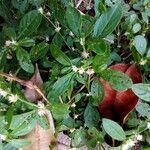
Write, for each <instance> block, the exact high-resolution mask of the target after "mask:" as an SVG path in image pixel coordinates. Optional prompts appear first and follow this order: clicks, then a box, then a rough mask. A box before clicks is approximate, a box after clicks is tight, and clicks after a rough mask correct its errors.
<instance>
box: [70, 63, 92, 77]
mask: <svg viewBox="0 0 150 150" xmlns="http://www.w3.org/2000/svg"><path fill="white" fill-rule="evenodd" d="M72 70H73V71H74V72H79V74H83V73H86V74H87V75H89V76H90V75H92V74H94V70H93V69H90V68H89V69H87V70H86V71H85V69H84V68H83V67H80V68H77V67H76V66H74V65H73V66H72Z"/></svg>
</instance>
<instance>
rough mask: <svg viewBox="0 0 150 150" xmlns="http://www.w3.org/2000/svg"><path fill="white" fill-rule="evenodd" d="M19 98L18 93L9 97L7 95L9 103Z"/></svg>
mask: <svg viewBox="0 0 150 150" xmlns="http://www.w3.org/2000/svg"><path fill="white" fill-rule="evenodd" d="M18 99H19V97H18V95H16V94H15V95H13V94H11V95H10V96H9V97H8V101H9V103H15V102H16V101H17V100H18Z"/></svg>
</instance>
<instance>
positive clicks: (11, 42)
mask: <svg viewBox="0 0 150 150" xmlns="http://www.w3.org/2000/svg"><path fill="white" fill-rule="evenodd" d="M16 43H17V42H16V41H15V40H12V41H10V40H7V41H6V42H5V46H6V47H8V46H10V45H16Z"/></svg>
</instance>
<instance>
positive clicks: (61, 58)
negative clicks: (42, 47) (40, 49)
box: [50, 44, 71, 66]
mask: <svg viewBox="0 0 150 150" xmlns="http://www.w3.org/2000/svg"><path fill="white" fill-rule="evenodd" d="M50 50H51V54H52V56H53V57H54V58H55V59H56V60H57V61H58V62H59V63H61V64H62V65H65V66H70V65H71V61H70V59H69V57H68V56H67V55H66V54H65V53H64V52H62V51H61V50H60V48H59V47H58V46H57V45H54V44H52V45H50Z"/></svg>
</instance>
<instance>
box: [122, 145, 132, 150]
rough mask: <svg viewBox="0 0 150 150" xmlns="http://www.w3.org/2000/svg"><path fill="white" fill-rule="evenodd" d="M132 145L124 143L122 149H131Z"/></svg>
mask: <svg viewBox="0 0 150 150" xmlns="http://www.w3.org/2000/svg"><path fill="white" fill-rule="evenodd" d="M129 148H130V146H129V145H128V144H123V145H122V150H129Z"/></svg>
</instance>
